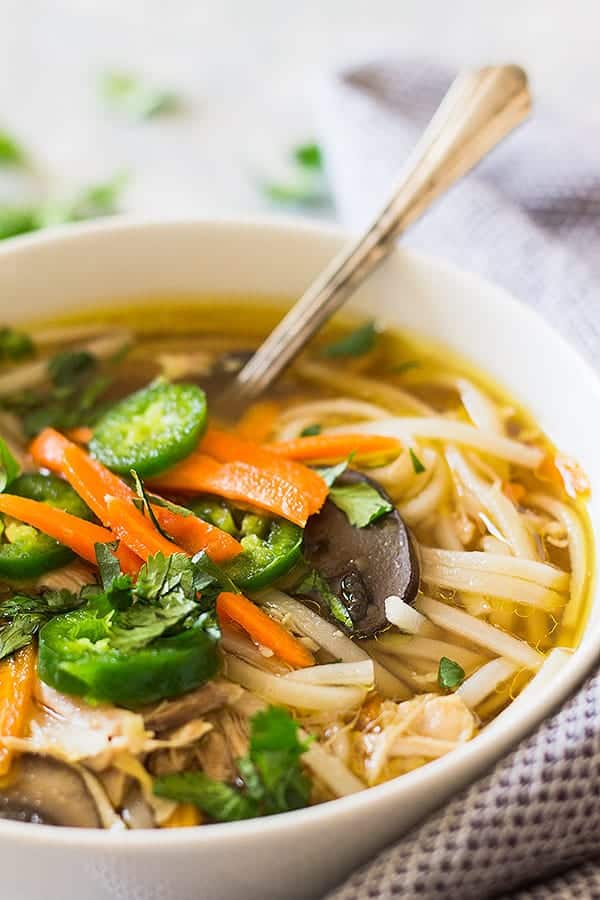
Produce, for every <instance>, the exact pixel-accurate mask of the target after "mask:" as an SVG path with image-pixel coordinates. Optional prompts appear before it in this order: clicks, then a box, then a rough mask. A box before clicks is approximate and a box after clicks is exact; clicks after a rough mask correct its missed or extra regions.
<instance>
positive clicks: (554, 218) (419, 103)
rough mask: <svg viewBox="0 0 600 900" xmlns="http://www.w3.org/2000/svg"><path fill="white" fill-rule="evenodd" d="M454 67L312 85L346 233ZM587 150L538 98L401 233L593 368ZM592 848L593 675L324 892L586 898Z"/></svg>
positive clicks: (593, 263)
mask: <svg viewBox="0 0 600 900" xmlns="http://www.w3.org/2000/svg"><path fill="white" fill-rule="evenodd" d="M453 74H454V73H452V72H450V71H447V70H444V69H442V68H440V67H438V66H434V65H429V64H424V63H420V62H414V61H410V62H398V61H397V60H394V59H386V60H381V61H375V62H369V63H367V64H365V65H361V66H355V67H351V68H348V69H346V70H344V71H343V72H341V73H337V74H336V75H335V77H332V78H330V79H328V80H327V81H326V83H325V84H324V87H323V91H322V93H321V96H320V104H319V110H320V114H321V136H322V143H323V147H324V150H325V157H326V160H327V164H328V171H329V177H330V180H331V184H332V188H333V193H334V197H335V201H336V206H337V210H338V212H339V216H340V218H341V220H342V221H343V222H344V223H345V224H347V225H348V226H350V227H352V228H355V229H359V228H361V227H362V226H364V225H365V223H366V222H367V221H368V219H369V217H370V216H372V215H373V214H374V213H375V212H376V211H377V210H378V208H379V206H380V205H381V204H382V202H383V201H384V199H385V198H386V197H387V196H388V194H389V191H390V189H391V185H392V184H393V182H394V178H395V176H396V175H397V173H398V171H399V169H400V167H401V165H402V162H403V160H404V159H405V158H406V156H407V155H408V152H409V150H410V149H411V148H412V147H413V145H414V143H415V141H416V140H417V138H418V136H419V134H420V132H421V131H422V129H423V127H424V125H425V124H426V122H427V120H428V119H429V117H430V116H431V114H432V112H433V110H434V108H435V107H436V106H437V104H438V102H439V100H440V99H441V97H442V95H443V93H444V91H445V90H446V88H447V87H448V85H449V83H450V81H451V79H452V77H453ZM595 148H597V140H596V141H594V136H593V135H592V134H590V133H589V131H588V128H587V126H586V123H585V122H584V121H581V122H575V121H568V120H566V119H565V118H564V117H562V116H560V115H558V114H556V113H555V114H553V113H552V112H550V111H545V110H544V109H542V108H540V106H539V105H538V104H536V110H535V115H534V117H533V118H532V119H531V120H530V121H529V122H528V123H527V124H526V125H524V126H523V127H522V128H521V129H520V130H519V132H518V133H517V134H515V135H513V136H511V137H510V138H509V139H508V140H507V141H506V142H505V144H503V145H502V146H501V147H500V148H498V149H497V150H496V151H495V152H494V153H493V155H492V156H491V157H490V158H489V159H488V160H486V161H485V163H483V164H482V165H481V166H480V167H479V168H478V170H477V171H476V172H475V173H473V174H471V175H470V176H469V177H468V178H467V179H466V180H465V181H463V182H461V183H459V184H458V185H457V186H456V187H454V188H453V189H452V191H451V192H450V193H449V194H448V195H447V196H446V197H444V198H442V199H441V200H440V201H438V203H437V204H436V205H435V208H434V209H433V210H432V211H431V212H429V213H428V214H427V215H426V216H425V217H424V219H423V220H422V221H421V222H419V223H417V225H416V226H414V227H413V228H412V229H411V230H410V232H409V234H408V235H407V236H406V237H405V238H404V239H403V240H404V243H406V244H407V245H411V246H413V247H416V248H418V249H420V250H423V251H426V252H429V253H432V254H434V255H436V256H438V257H441V258H446V259H448V260H450V261H452V262H454V263H456V264H458V265H459V266H461V267H463V268H466V269H470V270H472V271H475V272H478V273H480V274H482V275H484V276H485V277H486V278H488V279H490V280H492V281H495V282H497V283H499V284H501V285H503V286H504V287H506V288H507V289H508V290H509V291H511V292H512V293H514V294H515V295H516V296H517V297H519V298H520V299H522V300H524V301H525V302H527V303H529V304H530V305H531V306H532V307H533V308H534V309H536V310H537V311H538V312H539V313H540V314H541V315H542V316H544V317H545V318H547V319H548V320H549V321H550V322H551V323H552V324H553V325H554V326H555V327H556V328H557V329H558V330H559V331H560V332H561V334H563V336H564V337H566V338H567V339H568V340H570V341H571V342H573V343H575V344H576V345H577V347H578V348H579V350H580V351H581V353H582V354H583V355H584V356H585V357H586V358H587V359H588V361H589V362H591V363H592V365H594V366H596V367H598V366H599V364H600V353H599V351H600V254H599V253H598V252H597V248H598V240H599V238H600V164H599V163H598V155H597V150H596V151H595ZM596 857H598V858H599V859H600V676H594V677H592V678H590V679H589V680H588V681H587V682H586V684H585V685H584V686H583V687H582V688H581V689H580V690H579V691H578V693H577V694H576V695H575V696H574V697H573V698H571V700H570V701H569V702H568V703H567V704H566V705H565V706H564V707H563V708H562V709H561V710H560V711H559V712H558V713H557V714H556V715H555V716H554V717H553V718H552V719H550V720H548V721H546V722H545V723H543V725H542V726H541V727H540V728H539V729H538V730H537V732H536V733H535V734H534V735H533V736H532V737H530V738H529V739H528V740H526V741H524V742H523V743H522V744H521V745H519V747H518V748H517V749H516V750H514V751H513V752H512V753H511V754H510V756H509V757H507V758H505V759H504V760H502V761H501V762H499V763H498V764H497V765H496V766H495V768H494V769H493V771H492V772H491V773H490V774H489V775H488V776H487V777H486V778H484V779H482V780H480V781H479V782H476V783H475V784H474V785H472V786H471V787H470V788H469V789H467V790H466V791H464V792H463V793H462V794H460V795H459V796H457V797H456V798H455V799H454V800H452V801H451V802H450V803H449V804H447V805H446V806H445V807H444V808H443V809H442V810H441V811H439V812H438V813H436V814H435V815H433V816H432V817H430V818H429V819H428V820H426V821H425V822H424V823H423V824H422V825H421V826H419V827H418V828H416V829H415V830H413V831H412V832H411V833H410V834H408V835H407V836H405V837H404V838H403V839H401V840H399V841H398V843H397V844H395V845H394V846H392V847H390V848H388V849H387V850H385V851H383V852H382V853H381V854H380V855H379V856H378V857H377V858H376V859H375V860H374V861H373V862H372V863H370V864H369V865H367V866H366V867H364V868H363V869H361V870H360V871H359V872H357V873H355V874H353V875H352V876H351V877H350V878H349V879H348V881H347V882H346V883H345V884H344V885H342V886H341V887H339V888H338V889H337V890H335V891H333V893H331V894H330V895H329V898H328V900H367V898H369V900H384V898H392V897H402V898H403V900H411V898H413V897H414V898H416V897H418V898H420V900H433V898H436V900H442V898H444V900H453V898H460V900H470V898H473V900H484V898H486V897H516V898H519V900H526V898H527V900H542V898H544V900H545V898H550V897H552V898H555V900H567V898H568V900H571V898H575V897H578V898H583V897H585V898H592V897H600V862H599V863H595V862H594V860H595V859H596ZM562 873H567V874H562ZM527 885H531V886H530V887H529V888H527V887H526V886H527Z"/></svg>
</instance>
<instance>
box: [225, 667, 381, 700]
mask: <svg viewBox="0 0 600 900" xmlns="http://www.w3.org/2000/svg"><path fill="white" fill-rule="evenodd" d="M225 674H226V676H227V678H229V679H230V680H231V681H235V682H236V683H237V684H241V685H242V687H245V688H247V690H249V691H255V692H256V693H257V694H258V695H259V697H262V698H263V699H265V700H268V701H269V702H271V703H283V704H284V705H285V706H292V707H294V708H296V709H307V710H308V709H310V710H318V711H335V712H340V713H342V712H346V711H348V710H351V709H356V708H358V707H359V706H360V705H361V703H362V702H363V700H364V698H365V695H366V692H367V691H366V688H359V687H331V686H329V685H327V686H322V685H316V684H307V683H306V682H301V681H291V680H290V679H288V678H286V677H285V676H279V675H272V674H271V673H270V672H264V671H262V670H261V669H257V668H255V667H254V666H251V665H249V664H248V663H246V662H244V661H243V660H241V659H238V657H237V656H231V655H230V654H225Z"/></svg>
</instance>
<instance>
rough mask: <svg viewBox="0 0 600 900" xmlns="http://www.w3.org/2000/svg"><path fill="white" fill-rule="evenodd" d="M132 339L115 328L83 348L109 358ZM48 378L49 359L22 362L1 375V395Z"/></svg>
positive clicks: (43, 381)
mask: <svg viewBox="0 0 600 900" xmlns="http://www.w3.org/2000/svg"><path fill="white" fill-rule="evenodd" d="M131 341H132V335H131V333H130V332H129V331H125V330H115V331H113V332H111V333H110V334H108V335H104V336H103V337H99V338H97V339H96V340H93V341H89V342H88V343H87V344H82V346H81V350H85V351H87V352H88V353H91V354H93V355H94V356H96V357H98V358H99V359H108V358H109V357H111V356H114V355H116V354H117V353H119V352H120V351H121V350H124V349H125V347H126V346H127V345H128V344H129V343H131ZM47 380H48V360H46V359H39V360H35V361H33V362H27V363H22V364H21V365H19V366H15V368H12V369H9V371H8V372H5V373H4V374H2V375H0V397H3V396H6V395H7V394H11V393H12V392H13V391H15V392H16V391H22V390H27V389H28V388H34V387H37V386H38V385H40V384H44V383H45V382H46V381H47Z"/></svg>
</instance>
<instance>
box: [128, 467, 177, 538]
mask: <svg viewBox="0 0 600 900" xmlns="http://www.w3.org/2000/svg"><path fill="white" fill-rule="evenodd" d="M130 475H131V477H132V478H133V484H134V487H135V492H136V494H137V495H138V498H139V500H140V504H141V511H142V513H143V514H144V515H145V516H147V517H148V518H149V519H150V521H151V522H152V524H153V525H154V527H155V528H156V530H157V531H158V533H159V534H161V535H162V536H163V537H164V538H166V539H167V540H168V541H172V540H173V538H172V537H171V535H170V534H167V532H166V531H165V530H164V529H163V528H161V526H160V522H159V521H158V519H157V518H156V516H155V515H154V510H153V509H152V504H151V502H150V498H149V496H148V493H147V491H146V488H145V486H144V482H143V481H142V479H141V478H140V476H139V475H138V473H137V472H136V471H135V469H131V470H130Z"/></svg>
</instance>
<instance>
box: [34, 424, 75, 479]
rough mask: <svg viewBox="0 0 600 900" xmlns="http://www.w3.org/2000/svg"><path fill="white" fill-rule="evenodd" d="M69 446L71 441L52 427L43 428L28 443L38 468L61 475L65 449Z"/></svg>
mask: <svg viewBox="0 0 600 900" xmlns="http://www.w3.org/2000/svg"><path fill="white" fill-rule="evenodd" d="M71 446H72V444H71V442H70V441H69V440H67V438H66V437H64V436H63V435H62V434H59V432H58V431H55V430H54V428H44V430H43V431H40V433H39V434H38V436H37V437H36V438H35V439H34V440H33V441H32V442H31V444H30V445H29V452H30V453H31V455H32V457H33V460H34V462H36V463H37V464H38V466H40V468H42V469H50V471H51V472H55V473H56V474H57V475H61V474H62V465H63V458H64V455H65V450H67V448H68V447H71Z"/></svg>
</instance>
